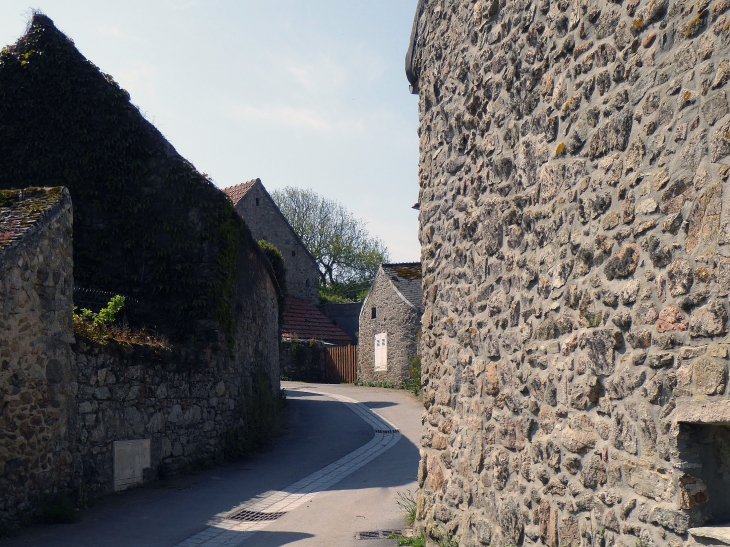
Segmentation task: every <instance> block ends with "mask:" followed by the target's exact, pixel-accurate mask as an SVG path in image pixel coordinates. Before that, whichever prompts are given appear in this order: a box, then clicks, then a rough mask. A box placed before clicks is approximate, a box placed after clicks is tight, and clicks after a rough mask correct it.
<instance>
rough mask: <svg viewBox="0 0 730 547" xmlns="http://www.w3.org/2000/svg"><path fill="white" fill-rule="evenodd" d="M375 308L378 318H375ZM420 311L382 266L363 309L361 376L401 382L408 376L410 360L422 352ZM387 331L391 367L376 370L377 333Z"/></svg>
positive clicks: (361, 317) (359, 370)
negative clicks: (373, 310) (401, 291)
mask: <svg viewBox="0 0 730 547" xmlns="http://www.w3.org/2000/svg"><path fill="white" fill-rule="evenodd" d="M372 308H375V309H376V317H375V319H372ZM419 327H420V311H419V310H417V309H414V308H412V307H411V306H409V305H408V304H406V303H405V302H404V301H403V300H402V299H401V298H400V297H399V296H398V294H397V292H396V290H395V288H394V287H393V284H392V283H391V282H390V280H389V279H388V276H387V275H386V274H385V273H384V272H383V270H382V269H380V270H379V271H378V275H377V276H376V278H375V282H374V283H373V288H372V289H371V290H370V292H369V293H368V296H367V298H366V299H365V301H364V302H363V304H362V310H361V311H360V331H359V344H358V350H357V379H358V380H359V381H361V382H385V383H389V384H394V385H398V384H401V383H402V382H403V380H405V379H407V378H408V367H409V364H410V359H412V358H413V357H415V356H416V355H418V343H417V336H416V333H417V332H418V329H419ZM382 332H387V333H388V337H387V344H388V345H387V350H388V369H387V370H385V371H376V370H375V353H374V352H375V335H376V334H380V333H382Z"/></svg>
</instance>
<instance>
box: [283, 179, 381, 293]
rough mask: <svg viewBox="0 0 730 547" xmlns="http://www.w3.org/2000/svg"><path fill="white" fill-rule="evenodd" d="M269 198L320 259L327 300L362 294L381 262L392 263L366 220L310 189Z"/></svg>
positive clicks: (286, 189) (287, 192) (285, 189)
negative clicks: (372, 233)
mask: <svg viewBox="0 0 730 547" xmlns="http://www.w3.org/2000/svg"><path fill="white" fill-rule="evenodd" d="M271 197H272V198H273V199H274V201H275V202H276V205H277V206H278V207H279V209H280V210H281V212H282V213H283V214H284V216H285V217H286V218H287V220H288V221H289V224H291V226H292V228H294V231H295V232H296V233H297V235H298V236H299V237H300V239H301V240H302V242H303V243H304V245H305V246H306V247H307V250H308V251H309V253H310V254H311V255H312V256H313V257H314V259H315V260H316V261H317V265H318V266H319V275H320V296H321V297H322V298H323V300H327V301H352V300H358V299H359V298H361V297H362V296H363V293H364V292H367V289H368V287H369V285H370V283H371V282H372V280H373V278H374V277H375V274H376V273H377V271H378V266H379V265H380V264H381V263H382V262H387V261H388V249H387V248H386V246H385V244H384V243H383V242H382V241H381V240H380V239H378V238H377V237H373V236H371V235H370V233H369V232H368V230H367V224H366V222H365V221H364V220H362V219H359V218H355V217H354V216H353V215H352V213H350V212H349V211H348V210H347V209H346V208H345V207H344V206H343V205H342V204H340V203H338V202H336V201H334V200H332V199H327V198H325V197H323V196H320V195H319V194H317V193H316V192H315V191H314V190H311V189H306V190H303V189H301V188H293V187H291V186H289V187H286V188H284V189H282V190H276V191H275V192H273V193H272V194H271Z"/></svg>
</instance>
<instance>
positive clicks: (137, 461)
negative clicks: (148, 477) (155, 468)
mask: <svg viewBox="0 0 730 547" xmlns="http://www.w3.org/2000/svg"><path fill="white" fill-rule="evenodd" d="M150 463H151V458H150V439H138V440H135V441H114V491H115V492H119V491H120V490H126V489H127V488H129V487H130V486H135V485H138V484H142V482H144V479H143V470H145V469H149V467H150Z"/></svg>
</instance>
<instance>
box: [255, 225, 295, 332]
mask: <svg viewBox="0 0 730 547" xmlns="http://www.w3.org/2000/svg"><path fill="white" fill-rule="evenodd" d="M258 243H259V247H261V250H262V251H263V252H264V254H265V255H266V258H268V259H269V262H270V263H271V268H272V269H273V270H274V277H275V278H276V282H277V283H278V284H279V289H280V290H281V292H280V293H279V298H278V306H279V325H282V324H283V323H284V308H285V307H286V297H287V295H288V294H289V290H288V288H287V285H286V265H285V264H284V255H282V254H281V251H280V250H279V249H277V248H276V245H274V244H273V243H269V242H268V241H266V240H265V239H259V241H258Z"/></svg>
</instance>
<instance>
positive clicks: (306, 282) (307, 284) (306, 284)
mask: <svg viewBox="0 0 730 547" xmlns="http://www.w3.org/2000/svg"><path fill="white" fill-rule="evenodd" d="M304 285H305V286H307V287H309V279H306V280H305V281H304Z"/></svg>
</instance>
